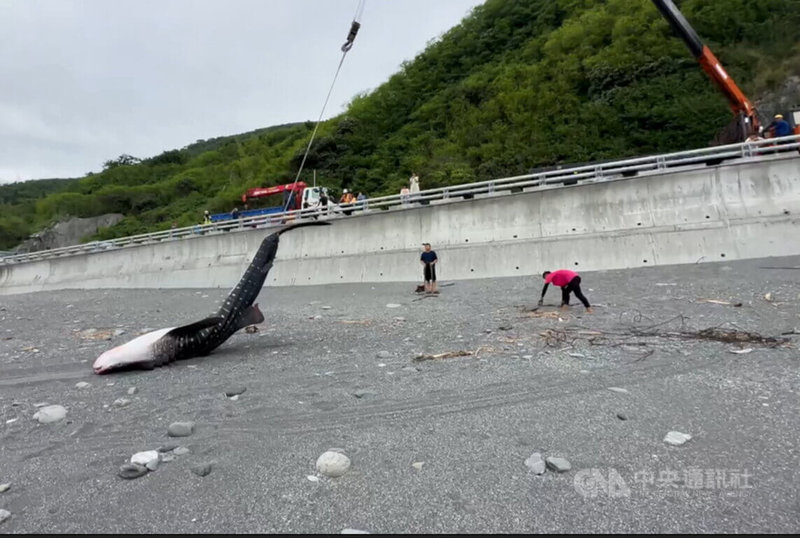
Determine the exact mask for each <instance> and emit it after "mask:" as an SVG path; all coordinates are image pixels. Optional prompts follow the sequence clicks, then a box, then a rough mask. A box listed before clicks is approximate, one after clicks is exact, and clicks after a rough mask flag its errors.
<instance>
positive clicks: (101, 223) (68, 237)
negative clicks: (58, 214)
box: [16, 213, 123, 253]
mask: <svg viewBox="0 0 800 538" xmlns="http://www.w3.org/2000/svg"><path fill="white" fill-rule="evenodd" d="M122 218H123V215H122V214H119V213H109V214H107V215H101V216H99V217H89V218H85V219H81V218H77V217H73V218H71V219H69V220H67V221H64V222H59V223H57V224H55V225H53V226H51V227H50V228H45V229H44V230H42V231H41V232H38V233H35V234H33V235H32V236H31V237H30V238H29V239H28V240H27V241H25V242H23V243H22V244H21V245H19V246H18V247H17V248H16V250H17V252H20V253H24V252H38V251H40V250H47V249H52V248H61V247H68V246H71V245H77V244H79V243H80V242H81V239H82V238H84V237H86V236H88V235H92V234H93V233H95V232H97V230H98V229H99V228H102V227H106V226H113V225H114V224H116V223H118V222H119V221H121V220H122Z"/></svg>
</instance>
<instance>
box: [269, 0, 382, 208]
mask: <svg viewBox="0 0 800 538" xmlns="http://www.w3.org/2000/svg"><path fill="white" fill-rule="evenodd" d="M365 4H366V0H359V2H358V6H357V7H356V13H355V15H354V16H353V22H352V23H351V24H350V32H349V33H348V34H347V41H345V43H344V45H342V47H341V51H342V59H341V60H339V67H337V68H336V74H335V75H334V76H333V82H332V83H331V87H330V89H329V90H328V96H327V97H326V98H325V103H324V104H323V105H322V110H321V111H320V113H319V118H317V123H316V125H314V131H313V132H312V133H311V139H309V141H308V146H306V152H305V153H304V154H303V161H302V162H301V163H300V169H299V170H298V171H297V176H296V177H295V178H294V183H292V190H291V194H290V195H289V196H288V197H287V198H286V202H284V206H283V212H284V213H285V212H286V210H287V208H288V207H289V201H290V200H291V199H292V196H293V195H294V196H297V194H295V191H294V187H295V185H297V182H298V181H299V180H300V174H302V173H303V167H304V166H305V164H306V159H307V158H308V152H309V151H310V150H311V144H312V143H313V142H314V137H315V136H316V135H317V129H319V124H320V123H321V122H322V115H323V114H324V113H325V107H326V106H328V100H329V99H330V98H331V93H332V92H333V86H334V85H335V84H336V79H337V78H338V76H339V71H341V69H342V64H343V63H344V58H345V56H347V53H348V52H349V51H350V49H351V48H353V42H354V41H355V39H356V34H358V29H359V28H361V23H360V22H359V19H361V15H362V14H363V13H364V5H365Z"/></svg>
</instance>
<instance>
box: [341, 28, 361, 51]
mask: <svg viewBox="0 0 800 538" xmlns="http://www.w3.org/2000/svg"><path fill="white" fill-rule="evenodd" d="M359 28H361V24H360V23H359V22H358V21H353V24H352V25H351V26H350V33H349V34H347V41H346V42H345V44H344V45H342V52H347V51H349V50H350V49H351V48H353V41H355V39H356V34H357V33H358V29H359Z"/></svg>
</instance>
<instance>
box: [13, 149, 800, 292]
mask: <svg viewBox="0 0 800 538" xmlns="http://www.w3.org/2000/svg"><path fill="white" fill-rule="evenodd" d="M331 222H332V223H333V224H332V225H331V226H324V227H311V228H304V229H300V230H296V231H293V232H291V233H289V234H286V235H284V236H283V237H282V239H281V245H280V248H279V251H278V258H277V260H276V263H275V266H274V267H273V269H272V271H271V273H270V275H269V278H268V281H267V285H277V286H284V285H304V284H306V285H307V284H328V283H335V282H381V281H417V282H418V281H420V280H421V275H422V269H421V266H420V264H419V252H420V249H421V247H420V244H421V243H422V242H423V241H427V242H430V243H432V245H433V248H434V250H436V251H437V253H438V254H439V258H440V264H439V266H438V270H437V273H438V277H439V279H440V280H459V279H468V278H485V277H496V276H519V275H536V274H540V273H541V272H542V271H544V270H546V269H556V268H573V269H576V270H579V271H580V270H583V271H592V270H602V269H618V268H627V267H640V266H650V265H664V264H682V263H695V262H697V261H698V260H701V259H702V260H703V261H721V260H735V259H744V258H760V257H770V256H787V255H797V254H800V233H798V232H800V158H799V157H786V158H780V159H773V160H767V161H749V162H748V161H744V162H740V163H736V164H728V165H721V166H716V167H698V168H697V169H694V170H691V171H683V172H672V173H659V174H653V175H649V176H647V177H633V178H624V179H618V180H613V181H607V182H601V183H587V184H581V185H574V186H569V187H548V188H544V189H536V190H532V191H530V192H522V193H517V194H510V195H509V194H502V195H495V196H488V197H484V198H480V199H474V200H465V201H453V202H449V203H446V204H436V205H430V206H424V207H414V208H411V209H392V210H389V211H379V210H378V211H375V212H373V213H371V214H366V215H357V214H356V215H354V216H352V217H348V218H342V219H333V220H332V221H331ZM270 231H271V230H269V229H258V230H251V231H244V232H222V233H218V234H212V235H206V236H199V237H195V238H191V239H181V240H174V241H166V242H161V243H154V244H146V245H138V246H129V247H124V248H120V249H117V250H111V251H106V252H99V253H94V254H84V255H77V256H69V257H64V258H57V259H52V260H45V261H40V262H32V263H25V264H17V265H8V266H3V265H0V294H8V293H24V292H30V291H39V290H51V289H63V288H96V287H109V288H159V287H161V288H175V287H179V288H194V287H222V288H230V287H233V286H234V285H235V283H236V282H237V281H238V279H239V278H240V277H241V275H242V273H243V272H244V270H245V268H246V267H247V265H248V263H249V262H250V259H251V257H252V256H253V254H254V253H255V251H256V249H257V248H258V245H259V243H260V241H261V240H262V239H263V237H264V236H265V235H266V234H267V233H269V232H270Z"/></svg>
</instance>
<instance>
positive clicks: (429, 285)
mask: <svg viewBox="0 0 800 538" xmlns="http://www.w3.org/2000/svg"><path fill="white" fill-rule="evenodd" d="M422 246H423V247H425V252H423V253H422V255H421V256H420V258H419V262H420V263H421V264H422V265H423V266H424V267H425V269H424V271H423V275H424V278H425V291H426V292H428V293H439V292H438V291H437V290H436V262H438V261H439V258H438V257H437V256H436V252H434V251H433V250H431V244H430V243H422Z"/></svg>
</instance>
